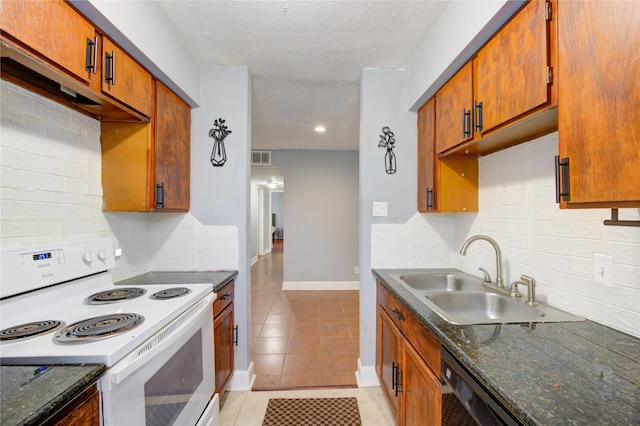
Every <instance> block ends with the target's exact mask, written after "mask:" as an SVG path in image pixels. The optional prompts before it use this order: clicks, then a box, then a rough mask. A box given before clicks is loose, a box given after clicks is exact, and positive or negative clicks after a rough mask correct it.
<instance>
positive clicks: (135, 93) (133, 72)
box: [102, 37, 153, 117]
mask: <svg viewBox="0 0 640 426" xmlns="http://www.w3.org/2000/svg"><path fill="white" fill-rule="evenodd" d="M102 40H103V41H102V45H103V55H102V62H103V72H102V92H103V93H106V94H108V95H110V96H112V97H113V98H115V99H117V100H119V101H121V102H122V103H124V104H125V105H128V106H129V107H131V108H133V109H135V110H136V111H139V112H141V113H143V114H144V115H146V116H148V117H150V116H151V113H152V105H153V87H152V86H153V80H152V77H151V74H150V73H149V72H148V71H147V70H145V69H144V68H143V67H142V65H140V64H139V63H137V62H136V61H135V60H134V59H133V58H132V57H131V56H129V55H128V54H127V53H126V52H125V51H124V50H122V49H120V48H119V47H118V46H116V45H115V44H114V43H113V42H112V41H111V40H109V39H108V38H107V37H103V38H102Z"/></svg>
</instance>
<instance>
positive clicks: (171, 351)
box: [100, 294, 217, 426]
mask: <svg viewBox="0 0 640 426" xmlns="http://www.w3.org/2000/svg"><path fill="white" fill-rule="evenodd" d="M213 300H214V295H213V294H210V295H208V296H207V297H205V298H204V299H202V300H200V301H199V302H198V303H197V304H196V305H194V306H193V307H191V308H190V309H189V310H187V311H186V312H185V313H183V314H182V315H181V316H180V317H178V318H177V319H175V320H174V321H173V322H171V323H170V324H169V325H167V326H166V327H165V328H163V329H162V330H160V331H159V332H158V333H157V334H156V335H154V336H153V337H152V338H151V339H149V340H147V341H146V342H145V343H144V344H143V345H141V346H140V347H139V348H138V349H136V350H135V351H133V352H132V353H131V354H130V355H128V356H127V357H126V358H124V359H123V360H121V361H119V362H118V363H117V364H115V365H114V366H113V367H112V368H110V369H109V370H107V372H106V374H105V376H103V378H102V379H101V382H100V384H101V390H102V405H103V406H102V422H103V425H105V426H121V425H147V426H156V425H163V426H164V425H195V424H198V423H201V424H207V423H209V420H207V419H200V417H201V415H202V414H203V413H204V412H205V411H206V412H207V413H209V415H214V414H215V415H217V413H213V414H212V413H211V411H215V409H213V410H212V408H213V407H215V406H216V405H217V404H215V403H217V400H214V404H213V405H210V404H209V402H210V399H211V397H212V396H213V393H214V390H215V387H214V371H213V369H214V359H213V358H214V353H213V310H212V303H213ZM207 408H208V409H207Z"/></svg>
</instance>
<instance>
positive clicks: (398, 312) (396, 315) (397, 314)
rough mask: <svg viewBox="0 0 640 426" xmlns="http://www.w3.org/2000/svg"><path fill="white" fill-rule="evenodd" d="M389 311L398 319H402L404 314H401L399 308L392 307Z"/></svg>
mask: <svg viewBox="0 0 640 426" xmlns="http://www.w3.org/2000/svg"><path fill="white" fill-rule="evenodd" d="M391 313H393V316H395V317H396V318H397V319H398V321H404V315H402V314H401V313H400V311H399V310H397V309H394V310H392V311H391Z"/></svg>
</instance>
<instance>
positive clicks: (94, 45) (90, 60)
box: [85, 37, 98, 74]
mask: <svg viewBox="0 0 640 426" xmlns="http://www.w3.org/2000/svg"><path fill="white" fill-rule="evenodd" d="M97 64H98V37H96V38H95V39H94V40H91V39H90V38H88V37H87V52H86V56H85V69H86V70H87V71H93V73H94V74H95V73H96V71H97V68H98V66H97Z"/></svg>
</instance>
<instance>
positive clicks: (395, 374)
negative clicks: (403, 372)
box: [391, 362, 398, 396]
mask: <svg viewBox="0 0 640 426" xmlns="http://www.w3.org/2000/svg"><path fill="white" fill-rule="evenodd" d="M397 379H398V364H396V363H395V362H391V389H395V388H396V380H397ZM396 396H398V395H397V394H396Z"/></svg>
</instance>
